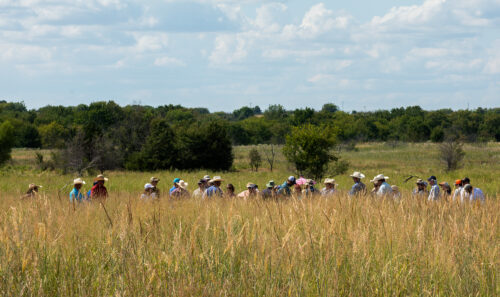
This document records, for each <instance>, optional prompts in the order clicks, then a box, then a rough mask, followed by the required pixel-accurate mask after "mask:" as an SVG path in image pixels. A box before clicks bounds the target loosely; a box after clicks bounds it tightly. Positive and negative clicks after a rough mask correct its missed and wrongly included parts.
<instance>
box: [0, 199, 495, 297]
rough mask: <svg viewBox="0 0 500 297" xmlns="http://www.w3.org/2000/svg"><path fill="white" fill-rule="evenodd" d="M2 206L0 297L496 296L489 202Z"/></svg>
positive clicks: (5, 202) (47, 202) (51, 202)
mask: <svg viewBox="0 0 500 297" xmlns="http://www.w3.org/2000/svg"><path fill="white" fill-rule="evenodd" d="M105 206H106V210H107V212H108V213H109V216H110V219H111V222H110V221H109V220H108V218H107V217H106V215H105V213H104V210H103V208H102V206H101V205H100V204H98V203H84V204H80V205H77V206H76V207H74V208H73V207H72V206H71V205H70V204H69V203H68V202H67V200H66V199H57V198H56V197H52V196H43V195H42V197H40V198H39V199H37V200H19V199H18V198H17V197H15V196H2V200H1V204H0V209H1V213H0V226H1V229H0V295H1V296H167V295H168V296H193V295H196V296H199V295H204V296H248V295H251V296H336V295H342V296H495V295H498V294H499V293H500V285H499V279H498V277H499V276H498V272H499V264H500V263H499V259H500V257H499V256H500V255H499V252H500V245H499V234H500V230H499V227H498V226H499V225H498V223H499V222H498V220H499V216H498V214H499V211H500V203H499V200H498V199H495V200H489V201H487V202H486V203H485V204H483V205H458V204H455V203H444V202H443V203H426V202H425V201H418V200H416V199H414V198H412V197H404V198H403V199H402V200H401V201H400V202H394V201H388V200H380V199H374V198H358V199H350V198H348V197H347V196H344V195H339V196H337V197H334V198H331V199H322V198H310V199H304V200H294V199H291V200H287V201H281V202H274V201H262V200H253V201H241V200H224V199H219V200H214V201H198V200H194V199H191V200H184V201H169V200H167V199H163V200H161V201H159V202H143V201H139V200H138V199H137V198H136V197H135V196H131V195H130V194H128V193H125V192H123V193H118V194H115V195H112V196H111V197H110V198H109V199H108V200H107V201H106V202H105Z"/></svg>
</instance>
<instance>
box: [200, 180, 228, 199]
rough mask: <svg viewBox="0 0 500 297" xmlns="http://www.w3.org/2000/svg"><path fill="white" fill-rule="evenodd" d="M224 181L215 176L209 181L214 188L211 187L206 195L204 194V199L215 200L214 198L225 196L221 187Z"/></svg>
mask: <svg viewBox="0 0 500 297" xmlns="http://www.w3.org/2000/svg"><path fill="white" fill-rule="evenodd" d="M223 181H224V180H223V179H222V178H221V177H220V176H214V177H213V178H212V179H211V180H210V181H209V183H211V184H212V186H210V187H209V188H208V189H207V190H206V191H205V193H203V199H207V198H214V197H222V195H223V194H224V192H223V191H222V189H221V188H220V186H221V184H222V182H223Z"/></svg>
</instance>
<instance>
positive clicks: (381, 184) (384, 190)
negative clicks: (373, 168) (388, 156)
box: [370, 174, 392, 197]
mask: <svg viewBox="0 0 500 297" xmlns="http://www.w3.org/2000/svg"><path fill="white" fill-rule="evenodd" d="M388 179H389V177H387V176H384V175H383V174H379V175H377V176H375V177H374V178H373V180H371V181H370V182H372V183H373V184H374V185H375V187H378V190H377V192H376V194H377V196H378V197H385V196H388V195H391V194H392V188H391V185H389V184H388V183H387V182H386V180H388Z"/></svg>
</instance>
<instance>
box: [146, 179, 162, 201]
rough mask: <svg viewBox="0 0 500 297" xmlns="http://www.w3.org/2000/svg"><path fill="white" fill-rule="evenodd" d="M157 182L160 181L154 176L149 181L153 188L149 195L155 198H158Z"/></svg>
mask: <svg viewBox="0 0 500 297" xmlns="http://www.w3.org/2000/svg"><path fill="white" fill-rule="evenodd" d="M159 182H160V179H159V178H156V177H154V176H153V177H152V178H151V179H150V180H149V183H150V184H151V185H152V186H153V188H152V189H151V193H152V194H154V196H155V198H160V189H158V183H159Z"/></svg>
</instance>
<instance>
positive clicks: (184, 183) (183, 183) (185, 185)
mask: <svg viewBox="0 0 500 297" xmlns="http://www.w3.org/2000/svg"><path fill="white" fill-rule="evenodd" d="M177 185H178V186H179V187H181V188H183V189H186V188H187V187H188V186H189V184H188V183H187V182H185V181H183V180H182V179H181V180H180V181H179V182H178V183H177Z"/></svg>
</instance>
